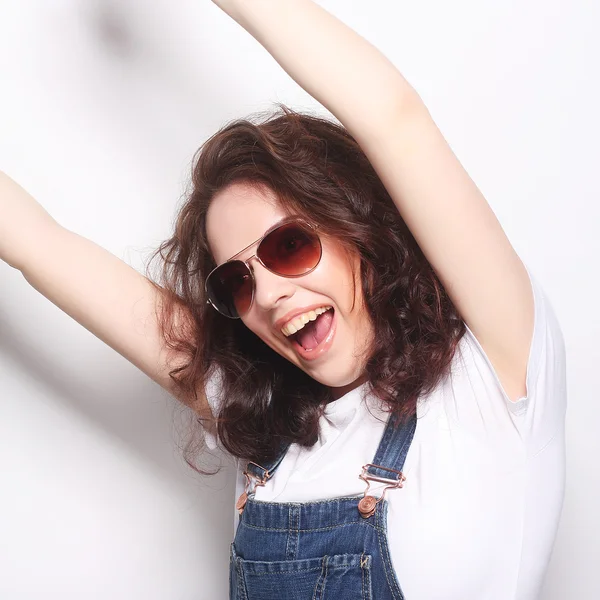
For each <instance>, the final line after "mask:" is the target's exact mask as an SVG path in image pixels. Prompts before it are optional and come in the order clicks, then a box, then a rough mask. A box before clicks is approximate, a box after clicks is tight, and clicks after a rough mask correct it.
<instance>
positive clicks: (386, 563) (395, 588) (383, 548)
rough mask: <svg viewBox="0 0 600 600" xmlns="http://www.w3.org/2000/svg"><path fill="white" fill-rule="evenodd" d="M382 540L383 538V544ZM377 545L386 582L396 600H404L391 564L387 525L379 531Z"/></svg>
mask: <svg viewBox="0 0 600 600" xmlns="http://www.w3.org/2000/svg"><path fill="white" fill-rule="evenodd" d="M383 502H384V503H386V504H382V508H381V511H380V517H381V519H382V521H385V520H386V517H387V500H383ZM383 506H385V507H386V510H385V511H384V509H383ZM382 538H383V544H382ZM377 543H378V544H379V552H380V554H381V559H382V561H383V572H384V573H385V578H386V581H387V582H388V586H389V588H390V591H391V592H392V596H394V598H395V599H396V600H404V595H403V594H402V590H401V589H400V584H399V582H398V580H397V577H396V574H395V572H394V569H393V565H392V562H391V560H390V557H389V554H388V549H389V546H388V540H387V531H386V528H385V525H384V528H383V530H381V531H379V534H378V535H377ZM388 571H390V572H392V573H393V577H392V581H390V577H389V574H388ZM396 592H398V594H399V596H397V595H396Z"/></svg>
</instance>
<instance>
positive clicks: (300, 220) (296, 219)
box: [204, 217, 323, 319]
mask: <svg viewBox="0 0 600 600" xmlns="http://www.w3.org/2000/svg"><path fill="white" fill-rule="evenodd" d="M294 223H301V224H303V225H306V226H307V227H308V228H309V229H312V230H314V231H315V232H316V231H317V230H318V225H313V224H312V223H309V222H308V221H306V220H305V219H303V218H302V217H290V218H288V219H284V220H283V221H280V222H279V223H277V224H276V225H273V227H271V228H270V229H268V230H267V231H266V232H265V233H264V234H263V235H262V237H260V238H259V239H257V240H256V241H255V242H252V243H251V244H249V245H248V246H246V247H245V248H244V249H243V250H240V251H239V252H238V253H237V254H234V255H233V256H232V257H231V258H230V259H229V260H226V261H225V262H224V263H221V264H220V265H218V266H216V267H215V268H214V269H213V270H212V271H211V272H210V273H209V274H208V275H207V277H206V279H205V281H204V293H205V294H206V297H207V300H206V303H207V304H210V305H211V306H212V307H213V308H214V309H215V310H216V311H217V312H218V313H219V314H220V315H221V316H223V317H226V318H227V319H241V318H242V316H243V315H241V316H239V317H230V316H229V315H226V314H224V313H222V312H221V311H220V310H219V309H218V308H217V307H216V306H215V304H214V303H213V302H212V300H211V299H210V297H209V294H208V280H209V278H210V276H211V275H212V274H213V273H214V272H215V271H216V270H217V269H219V268H221V267H222V266H223V265H226V264H228V263H231V262H241V263H244V265H245V266H246V269H248V272H249V273H250V278H251V280H252V298H251V299H250V305H249V306H248V310H247V311H246V312H245V313H244V315H246V314H248V312H250V309H251V308H252V306H253V304H254V296H255V292H256V279H255V277H254V271H253V270H252V269H251V267H250V261H251V260H252V259H253V258H255V259H256V260H258V262H259V263H260V264H261V265H262V266H263V267H264V268H265V269H267V271H269V272H271V273H273V274H274V275H278V276H279V277H285V278H286V279H296V278H297V277H304V275H308V274H309V273H312V272H313V271H314V270H315V269H316V268H317V267H318V266H319V263H320V262H321V259H322V258H323V244H322V243H321V238H320V237H319V235H318V234H316V237H317V242H318V244H319V260H317V264H315V266H314V267H313V268H312V269H310V270H308V271H306V272H304V273H301V274H300V275H282V274H281V273H277V272H275V271H273V270H272V269H269V267H267V265H265V263H263V261H262V260H261V259H260V256H258V248H257V249H256V252H255V253H254V254H253V255H252V256H249V257H248V258H247V259H246V260H241V259H239V258H236V256H239V255H240V254H243V253H244V252H245V251H246V250H248V249H249V248H252V246H258V247H260V244H261V243H262V242H263V240H264V239H265V238H266V237H268V236H269V235H271V234H272V233H273V232H275V231H277V230H278V229H280V228H281V227H285V226H286V225H291V224H294Z"/></svg>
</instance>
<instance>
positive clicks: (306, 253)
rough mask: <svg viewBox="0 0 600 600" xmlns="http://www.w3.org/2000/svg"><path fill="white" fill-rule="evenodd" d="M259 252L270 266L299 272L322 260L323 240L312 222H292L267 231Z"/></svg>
mask: <svg viewBox="0 0 600 600" xmlns="http://www.w3.org/2000/svg"><path fill="white" fill-rule="evenodd" d="M256 253H257V255H258V257H259V258H260V260H262V262H263V263H264V265H265V266H266V267H267V269H269V270H271V271H273V272H274V273H277V274H278V275H283V276H288V277H289V276H292V277H293V276H299V275H304V274H305V273H308V272H309V271H312V270H313V269H314V268H315V267H316V266H317V265H318V264H319V261H320V260H321V242H320V241H319V236H318V235H317V234H316V233H315V232H314V231H313V230H312V229H311V228H310V227H309V226H308V225H302V224H298V223H288V224H286V225H282V226H281V227H278V228H277V229H275V230H274V231H272V232H271V233H270V234H269V235H267V237H265V239H264V240H263V241H262V242H261V243H260V245H259V247H258V249H257V251H256Z"/></svg>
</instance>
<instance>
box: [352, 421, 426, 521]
mask: <svg viewBox="0 0 600 600" xmlns="http://www.w3.org/2000/svg"><path fill="white" fill-rule="evenodd" d="M416 428H417V415H416V414H414V415H412V416H411V417H410V419H408V421H405V422H404V423H400V419H399V417H398V416H397V415H395V414H394V413H390V415H389V417H388V420H387V423H386V426H385V431H384V432H383V435H382V436H381V441H380V442H379V446H378V448H377V452H376V453H375V458H374V459H373V462H372V463H369V464H366V465H363V468H362V473H361V474H360V475H359V477H360V478H361V479H362V480H363V481H365V482H366V484H367V489H366V490H365V494H364V496H363V498H362V499H361V500H360V502H359V503H358V512H359V513H360V515H361V516H362V517H363V518H365V519H368V518H369V517H371V516H373V515H374V514H375V510H376V508H377V505H378V504H379V503H380V502H381V501H382V500H383V499H384V497H385V493H386V491H387V490H389V489H393V488H399V487H403V483H404V481H405V480H406V477H405V476H404V474H403V473H402V467H404V461H405V459H406V455H407V454H408V449H409V448H410V444H411V442H412V440H413V437H414V434H415V430H416ZM371 481H377V482H379V483H385V484H386V486H385V487H384V488H383V491H382V493H381V496H380V497H379V498H376V497H375V496H373V495H372V494H369V493H368V492H369V488H370V487H371Z"/></svg>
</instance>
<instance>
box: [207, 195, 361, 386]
mask: <svg viewBox="0 0 600 600" xmlns="http://www.w3.org/2000/svg"><path fill="white" fill-rule="evenodd" d="M287 216H288V215H287V214H286V213H285V212H283V210H282V209H281V208H280V207H279V206H278V204H277V202H276V196H275V194H274V193H273V192H272V191H271V190H270V189H269V188H267V187H263V188H261V191H259V190H257V189H256V188H253V187H250V186H248V185H245V184H242V183H235V184H232V185H230V186H229V187H227V188H225V189H224V190H221V191H220V192H219V193H218V194H217V195H216V196H215V197H214V198H213V201H212V203H211V205H210V207H209V210H208V214H207V224H206V227H207V236H208V243H209V246H210V248H211V251H212V255H213V257H214V259H215V262H216V264H217V265H220V264H221V263H223V262H225V261H227V260H229V259H230V258H231V257H233V256H235V255H236V254H237V253H238V252H240V250H242V249H243V248H245V247H246V246H248V245H250V244H252V243H254V242H255V241H256V240H258V239H259V238H261V237H262V236H263V235H264V233H265V232H266V231H267V230H268V229H269V228H270V227H272V226H273V225H275V224H276V223H277V222H278V221H279V220H280V219H282V218H285V217H287ZM321 244H322V247H323V255H322V257H321V261H320V262H319V264H318V266H317V267H316V269H314V270H313V271H312V272H310V273H308V274H307V275H303V276H302V277H296V278H288V277H281V276H279V275H275V274H274V273H271V272H270V271H268V270H267V269H265V268H264V267H263V266H262V265H261V264H260V263H259V262H258V260H255V259H253V260H252V261H250V263H249V264H250V267H251V269H252V270H253V273H254V277H255V280H256V290H255V295H254V302H253V304H252V307H251V308H250V310H249V312H248V313H247V314H246V315H244V316H243V317H242V321H243V322H244V324H245V325H246V327H248V328H249V329H250V330H251V331H252V332H254V333H255V334H256V335H257V336H258V337H259V338H261V339H262V340H263V341H264V342H265V343H266V344H268V345H269V346H270V347H271V348H272V349H273V350H275V351H276V352H277V353H278V354H280V355H281V356H283V357H284V358H286V359H287V360H289V361H290V362H291V363H293V364H295V365H296V366H297V367H298V368H300V369H302V370H303V371H305V372H306V373H307V374H308V375H310V376H311V377H312V378H313V379H316V380H317V381H319V382H320V383H322V384H324V385H327V386H329V387H331V388H336V389H334V390H333V391H334V397H336V398H337V397H340V396H341V395H343V394H344V393H346V392H347V391H350V390H351V389H353V388H354V387H356V386H357V385H359V384H361V383H362V382H363V381H364V378H363V372H364V364H365V360H366V358H367V357H366V355H365V354H366V351H367V349H368V346H369V344H370V342H371V339H372V335H373V333H372V331H373V328H372V325H371V323H370V319H369V317H368V314H367V312H366V310H365V307H364V304H363V301H362V287H361V280H360V271H359V260H358V257H355V258H350V257H349V256H348V254H347V253H346V252H345V251H344V249H343V248H342V246H341V245H340V244H339V243H337V242H336V241H335V240H332V239H329V238H327V237H323V236H321ZM256 248H257V245H254V246H252V247H251V248H249V249H248V250H246V251H245V252H244V253H243V254H240V255H239V256H238V257H236V258H238V259H240V260H247V259H248V258H249V257H250V256H252V255H253V254H255V253H256ZM353 269H354V270H355V273H356V289H355V290H353V280H352V271H353ZM353 305H354V308H353ZM315 306H332V307H333V309H334V311H333V321H332V329H331V330H330V335H329V336H328V337H330V338H331V333H333V338H332V339H331V341H330V342H329V343H327V350H326V351H324V352H319V351H317V352H315V355H314V356H316V358H312V356H311V358H310V359H309V358H308V355H306V354H305V355H304V356H302V355H301V353H300V352H299V351H297V350H296V347H295V345H294V343H293V342H292V340H291V338H288V337H286V336H285V335H284V334H283V333H282V331H281V329H280V328H278V327H276V326H275V323H276V322H277V321H278V320H279V319H281V318H282V317H285V316H286V315H287V314H288V313H289V312H290V311H294V310H296V309H303V308H307V309H308V308H310V307H315ZM323 345H325V343H324V344H323ZM317 350H318V349H317Z"/></svg>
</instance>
